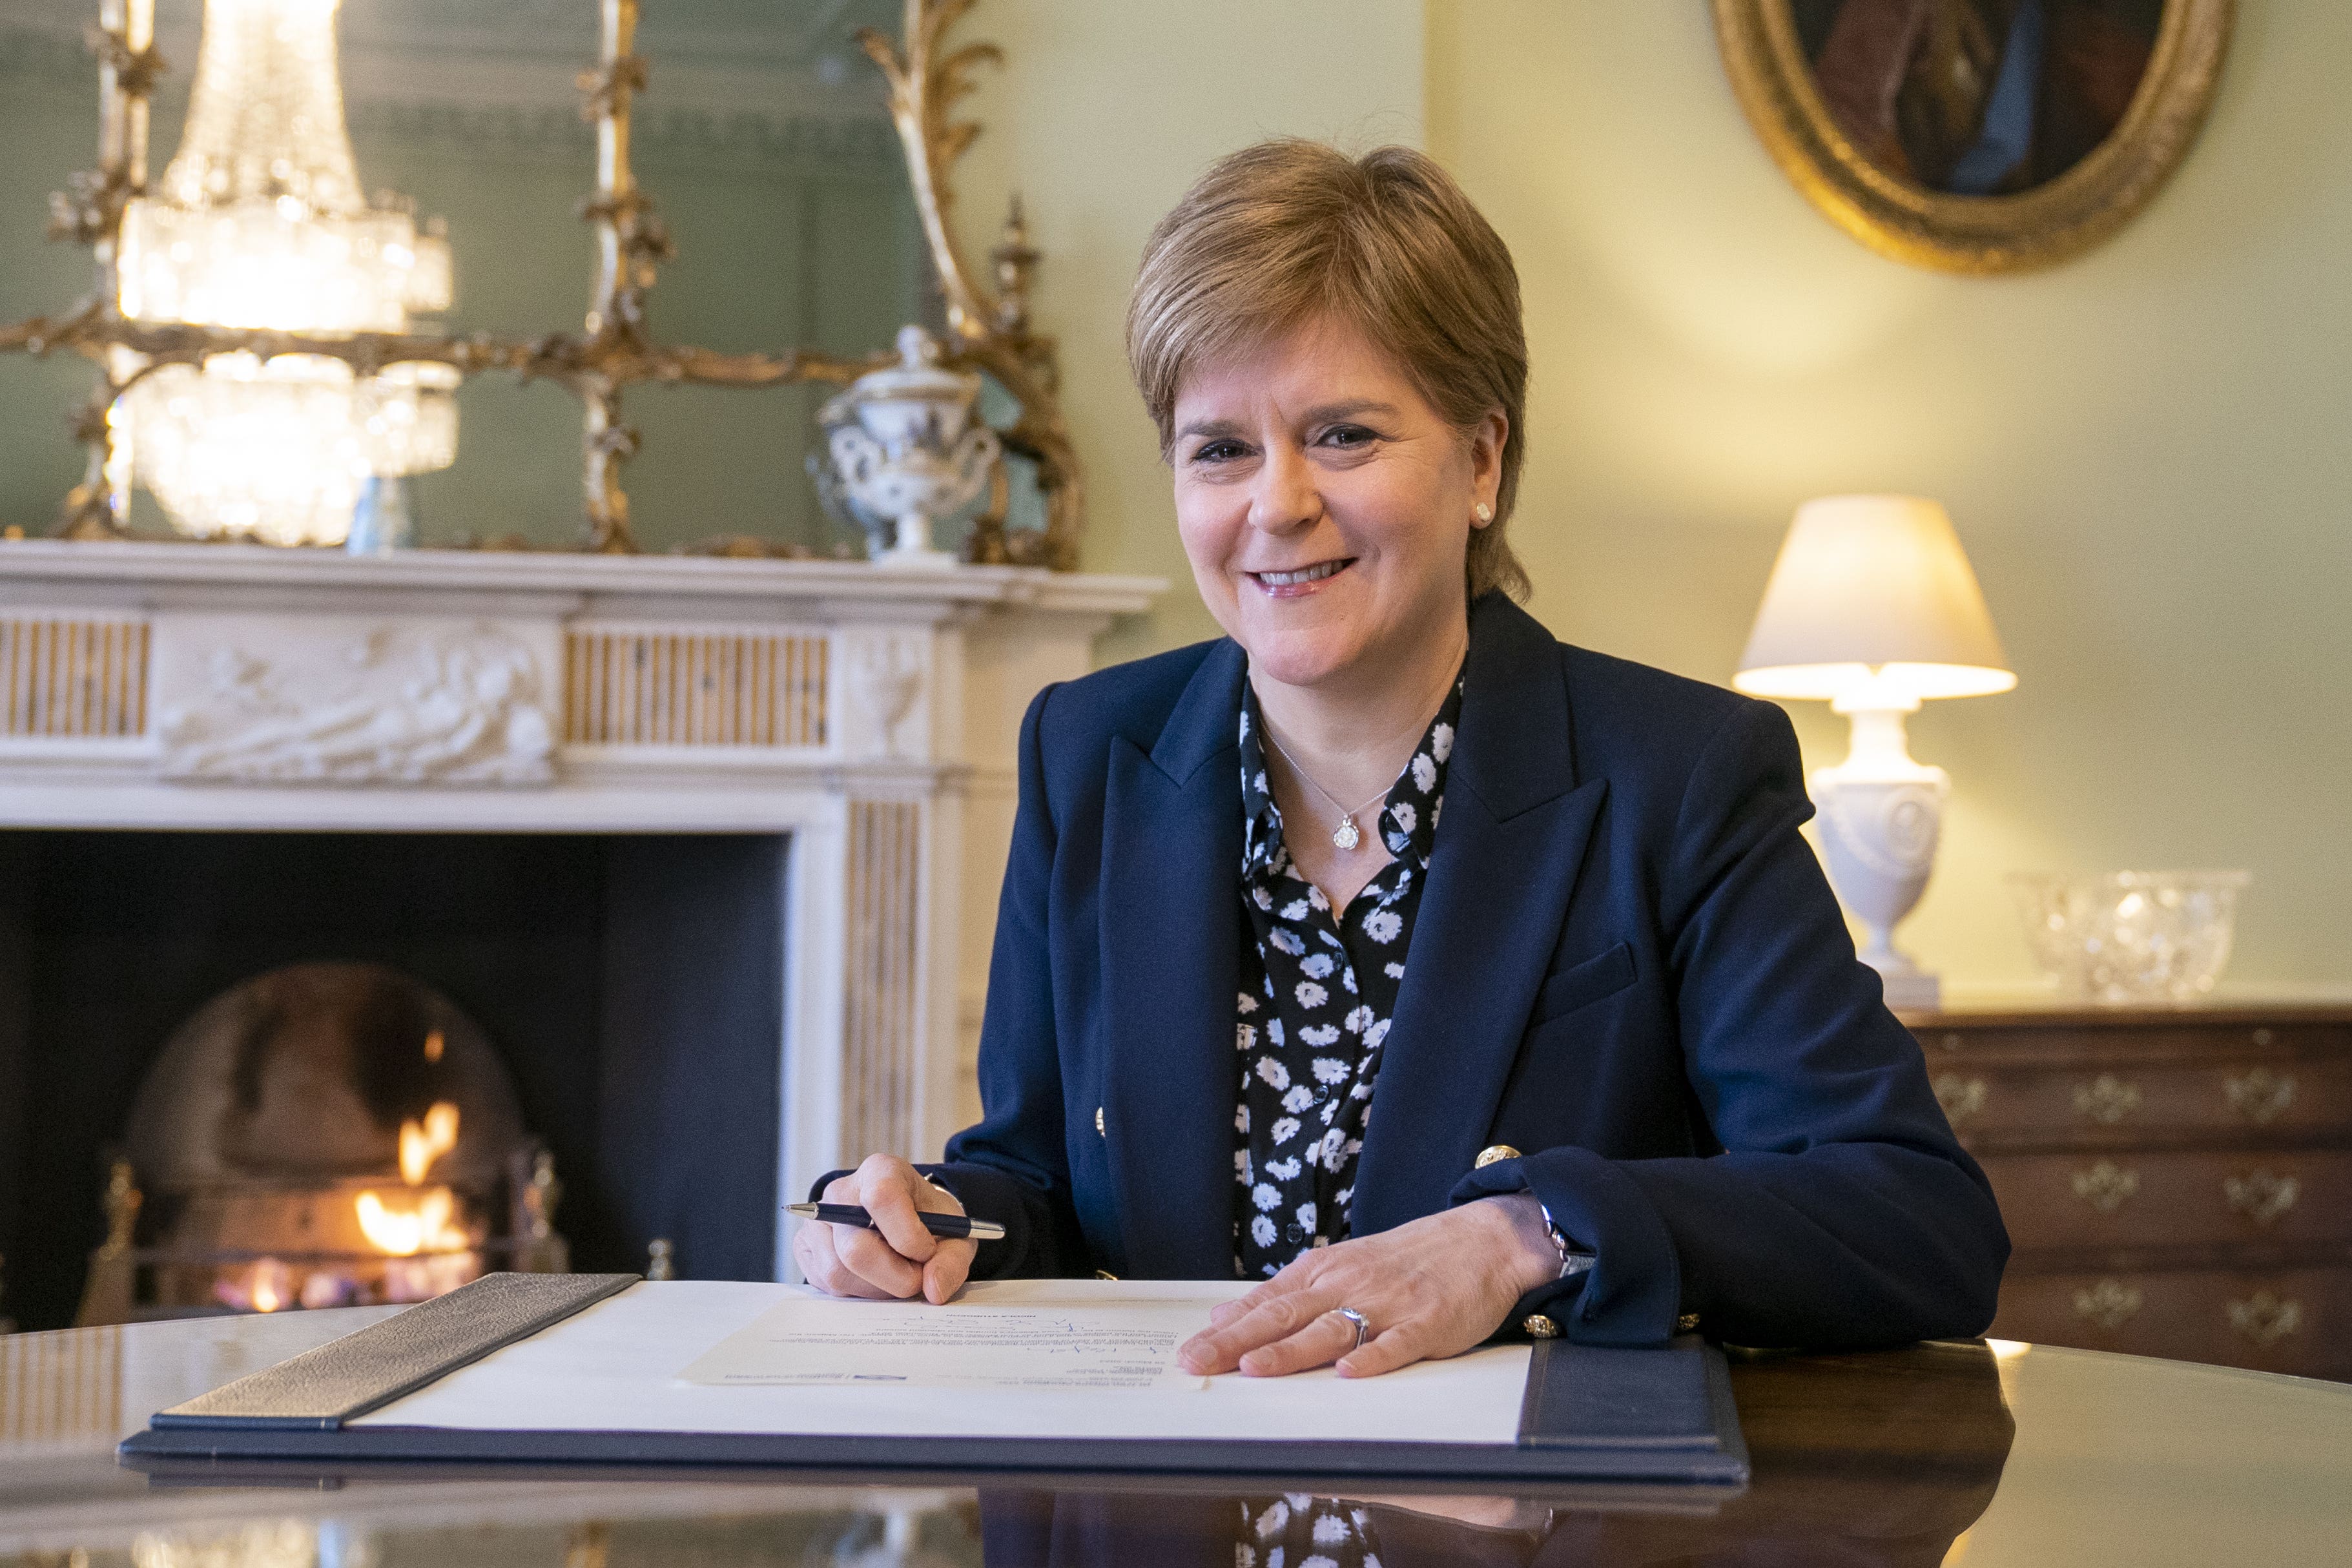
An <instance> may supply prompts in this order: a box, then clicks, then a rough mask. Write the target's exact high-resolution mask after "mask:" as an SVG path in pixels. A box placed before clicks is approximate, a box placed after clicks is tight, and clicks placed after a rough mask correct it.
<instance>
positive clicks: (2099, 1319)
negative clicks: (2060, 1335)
mask: <svg viewBox="0 0 2352 1568" xmlns="http://www.w3.org/2000/svg"><path fill="white" fill-rule="evenodd" d="M2142 1300H2143V1298H2142V1297H2141V1295H2140V1293H2139V1290H2138V1289H2137V1287H2135V1286H2131V1285H2126V1284H2125V1283H2124V1282H2123V1281H2122V1280H2120V1279H2102V1280H2100V1281H2099V1282H2098V1283H2097V1284H2095V1285H2094V1286H2092V1287H2091V1288H2090V1289H2087V1290H2077V1291H2075V1292H2074V1315H2075V1316H2076V1317H2078V1318H2081V1319H2082V1320H2084V1321H2085V1322H2089V1323H2095V1324H2096V1325H2097V1326H2098V1327H2100V1328H2103V1329H2105V1330H2106V1331H2108V1332H2110V1333H2112V1332H2114V1331H2116V1330H2117V1329H2120V1328H2122V1327H2123V1326H2124V1325H2125V1324H2126V1323H2128V1322H2130V1321H2132V1320H2133V1319H2134V1318H2136V1317H2137V1316H2139V1309H2140V1303H2141V1301H2142Z"/></svg>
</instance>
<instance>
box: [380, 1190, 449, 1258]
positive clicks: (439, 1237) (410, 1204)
mask: <svg viewBox="0 0 2352 1568" xmlns="http://www.w3.org/2000/svg"><path fill="white" fill-rule="evenodd" d="M358 1209H359V1218H360V1230H361V1232H362V1234H363V1235H365V1236H366V1237H367V1238H368V1245H369V1246H371V1247H374V1248H375V1249H376V1250H377V1251H378V1252H381V1253H383V1254H385V1255H387V1256H389V1257H393V1258H413V1257H415V1255H416V1254H418V1253H420V1252H447V1251H452V1250H455V1249H457V1248H462V1247H467V1246H470V1245H471V1244H472V1238H471V1237H467V1234H466V1233H465V1231H464V1230H462V1229H461V1228H459V1226H458V1225H457V1194H455V1193H452V1192H451V1191H450V1190H449V1189H448V1188H446V1187H426V1188H424V1189H423V1190H422V1191H419V1192H413V1193H394V1194H391V1196H390V1198H389V1199H388V1200H387V1198H386V1197H385V1195H384V1194H381V1193H378V1192H375V1191H373V1189H371V1190H370V1191H367V1192H363V1193H362V1194H360V1195H359V1199H358Z"/></svg>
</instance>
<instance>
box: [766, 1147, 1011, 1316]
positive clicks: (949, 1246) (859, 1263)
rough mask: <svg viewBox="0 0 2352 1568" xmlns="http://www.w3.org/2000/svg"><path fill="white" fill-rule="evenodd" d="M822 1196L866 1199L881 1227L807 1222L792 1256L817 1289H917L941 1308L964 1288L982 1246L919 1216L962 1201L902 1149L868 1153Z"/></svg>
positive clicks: (877, 1292)
mask: <svg viewBox="0 0 2352 1568" xmlns="http://www.w3.org/2000/svg"><path fill="white" fill-rule="evenodd" d="M824 1202H826V1203H829V1204H859V1205H864V1207H865V1209H866V1213H867V1214H870V1215H873V1216H874V1223H875V1224H876V1225H877V1226H880V1227H881V1228H880V1229H879V1230H859V1229H856V1228H855V1227H853V1226H845V1225H826V1224H824V1222H823V1221H821V1220H805V1221H803V1222H802V1225H801V1228H800V1231H799V1234H797V1235H796V1236H794V1237H793V1257H795V1258H799V1259H800V1265H801V1272H802V1273H803V1274H804V1275H806V1276H807V1278H808V1282H809V1283H810V1284H812V1285H814V1286H815V1287H816V1288H817V1289H820V1290H823V1291H824V1292H825V1293H826V1294H828V1295H833V1296H862V1297H864V1298H866V1300H873V1301H887V1300H904V1299H906V1298H908V1297H910V1296H914V1295H917V1294H919V1295H921V1296H922V1298H923V1299H924V1300H927V1301H929V1302H930V1303H931V1304H932V1305H934V1306H937V1305H939V1304H940V1303H941V1302H944V1301H946V1300H948V1298H949V1297H950V1296H953V1295H954V1294H955V1293H956V1292H957V1291H958V1290H961V1289H963V1282H964V1279H965V1278H966V1277H967V1276H969V1275H970V1274H971V1260H972V1258H973V1256H974V1255H975V1254H976V1253H978V1252H979V1250H980V1246H979V1244H978V1243H977V1242H971V1241H952V1240H948V1239H946V1238H943V1237H936V1236H933V1235H932V1234H931V1233H930V1232H929V1231H928V1230H925V1229H924V1228H923V1222H922V1221H921V1220H920V1219H919V1218H917V1217H916V1215H918V1214H919V1213H929V1214H959V1215H960V1214H961V1213H963V1205H961V1204H960V1203H958V1202H956V1198H955V1194H953V1193H950V1192H949V1191H948V1190H947V1189H945V1188H944V1187H937V1186H933V1185H932V1184H930V1183H929V1181H927V1180H925V1179H924V1176H923V1173H921V1172H919V1171H918V1170H916V1169H915V1167H914V1166H912V1165H910V1164H908V1163H907V1162H906V1161H904V1160H901V1159H899V1158H898V1156H897V1155H896V1154H873V1155H869V1156H867V1158H866V1163H864V1164H862V1165H860V1166H858V1167H857V1169H856V1170H855V1171H852V1172H850V1173H849V1174H847V1175H845V1176H837V1177H835V1179H834V1180H832V1181H830V1182H828V1183H826V1184H825V1188H824Z"/></svg>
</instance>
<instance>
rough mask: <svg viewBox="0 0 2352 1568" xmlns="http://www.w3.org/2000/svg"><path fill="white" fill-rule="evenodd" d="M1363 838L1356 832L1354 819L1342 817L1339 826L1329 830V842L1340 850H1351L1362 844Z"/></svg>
mask: <svg viewBox="0 0 2352 1568" xmlns="http://www.w3.org/2000/svg"><path fill="white" fill-rule="evenodd" d="M1363 838H1364V836H1363V835H1362V834H1361V833H1359V832H1357V831H1356V819H1355V818H1354V817H1353V816H1343V817H1341V818H1340V819H1339V826H1337V827H1335V828H1333V829H1332V830H1331V842H1332V843H1333V844H1334V845H1335V846H1337V847H1339V848H1341V849H1353V848H1354V847H1356V846H1357V845H1359V844H1360V843H1362V842H1363Z"/></svg>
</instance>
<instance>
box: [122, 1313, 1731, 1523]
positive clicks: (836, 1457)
mask: <svg viewBox="0 0 2352 1568" xmlns="http://www.w3.org/2000/svg"><path fill="white" fill-rule="evenodd" d="M635 1281H636V1277H635V1275H629V1274H572V1275H563V1274H546V1275H541V1274H490V1275H485V1276H484V1277H483V1278H481V1279H477V1280H475V1281H474V1282H473V1283H472V1284H469V1285H467V1286H465V1287H463V1288H461V1289H457V1290H454V1291H452V1292H450V1293H449V1294H448V1295H446V1296H443V1297H440V1298H437V1299H436V1300H431V1301H427V1302H425V1303H424V1304H422V1305H420V1306H416V1307H412V1308H410V1309H409V1310H407V1311H404V1312H402V1313H400V1314H398V1315H397V1316H395V1317H392V1318H387V1319H385V1320H384V1321H382V1322H379V1323H375V1324H372V1325H370V1326H369V1327H367V1328H364V1329H362V1330H360V1331H358V1332H356V1333H352V1334H348V1335H346V1336H344V1337H343V1338H341V1339H340V1340H336V1341H334V1342H332V1343H330V1344H325V1345H321V1346H320V1347H319V1348H318V1349H317V1350H313V1351H309V1352H304V1353H303V1354H301V1355H298V1356H296V1357H294V1358H292V1359H291V1360H289V1361H286V1362H282V1363H279V1364H278V1365H277V1366H274V1367H270V1368H268V1369H267V1370H266V1371H262V1372H257V1373H253V1374H252V1375H251V1376H249V1377H244V1378H240V1379H238V1380H237V1381H236V1382H235V1383H231V1384H226V1385H225V1386H223V1387H221V1388H217V1389H215V1390H214V1391H213V1392H212V1393H210V1394H205V1395H203V1396H201V1397H199V1398H196V1399H192V1400H190V1401H188V1402H187V1403H186V1404H184V1405H173V1407H172V1408H170V1409H168V1410H163V1411H159V1412H158V1413H156V1415H154V1416H153V1417H152V1421H151V1423H150V1425H149V1426H148V1428H147V1430H146V1431H144V1432H141V1433H138V1434H136V1435H135V1436H131V1437H130V1438H128V1439H126V1440H125V1441H124V1442H123V1444H122V1447H121V1452H122V1454H123V1455H124V1456H125V1457H127V1458H132V1459H140V1460H152V1459H167V1458H168V1459H176V1460H185V1459H210V1460H215V1461H218V1460H296V1461H310V1462H322V1461H323V1462H327V1463H331V1464H334V1465H337V1466H342V1465H346V1464H349V1463H351V1462H354V1461H387V1462H390V1461H407V1462H418V1461H425V1462H438V1463H443V1464H447V1463H457V1464H482V1463H501V1462H513V1463H518V1464H541V1465H548V1464H555V1465H578V1464H583V1463H592V1464H593V1463H615V1464H627V1465H636V1466H642V1465H647V1464H679V1465H729V1466H735V1465H751V1466H765V1467H775V1466H787V1467H789V1466H810V1467H819V1468H826V1469H833V1470H840V1469H868V1468H871V1469H898V1468H907V1469H920V1470H926V1471H940V1470H967V1469H968V1470H984V1471H1028V1470H1040V1471H1052V1472H1055V1473H1058V1474H1072V1473H1089V1472H1096V1473H1101V1472H1108V1473H1120V1474H1195V1475H1249V1476H1298V1477H1307V1476H1314V1477H1360V1476H1383V1477H1398V1478H1404V1477H1427V1478H1432V1479H1452V1480H1467V1479H1494V1480H1498V1481H1499V1480H1546V1481H1610V1482H1619V1481H1656V1482H1664V1483H1679V1484H1684V1485H1702V1486H1717V1487H1719V1486H1737V1485H1738V1484H1741V1483H1743V1482H1744V1481H1745V1480H1746V1479H1747V1476H1748V1453H1747V1449H1746V1447H1745V1446H1744V1445H1743V1444H1742V1443H1741V1441H1740V1437H1739V1421H1738V1413H1737V1412H1736V1411H1735V1409H1734V1408H1733V1405H1732V1402H1731V1384H1730V1380H1729V1377H1728V1375H1727V1373H1726V1370H1725V1367H1724V1363H1723V1356H1722V1352H1719V1351H1717V1350H1716V1349H1715V1348H1714V1347H1713V1346H1711V1345H1708V1344H1706V1343H1705V1342H1702V1341H1700V1340H1699V1339H1697V1338H1696V1336H1685V1337H1684V1338H1681V1339H1678V1340H1675V1341H1674V1342H1671V1343H1669V1344H1665V1345H1662V1346H1658V1347H1656V1348H1654V1349H1637V1350H1621V1349H1612V1348H1605V1347H1601V1346H1594V1345H1575V1344H1570V1343H1568V1342H1565V1341H1561V1340H1546V1341H1540V1342H1538V1343H1537V1344H1536V1346H1535V1347H1534V1354H1533V1356H1532V1358H1531V1359H1530V1361H1529V1363H1528V1381H1527V1388H1526V1393H1525V1394H1524V1396H1523V1398H1522V1400H1521V1403H1520V1408H1519V1423H1518V1437H1517V1442H1516V1443H1514V1444H1469V1443H1414V1442H1379V1441H1362V1440H1351V1439H1348V1438H1335V1439H1330V1440H1326V1441H1316V1442H1305V1443H1300V1442H1266V1441H1263V1440H1255V1441H1254V1440H1250V1439H1245V1438H1238V1439H1234V1440H1232V1441H1202V1440H1199V1439H1192V1438H1186V1439H1181V1440H1177V1439H1168V1440H1158V1439H1149V1438H1144V1439H1136V1438H1123V1439H1116V1440H1108V1441H1106V1440H1103V1439H1099V1438H1085V1439H1071V1438H1051V1437H972V1436H887V1437H877V1436H830V1435H824V1434H812V1433H693V1432H669V1431H664V1432H654V1431H630V1430H628V1429H627V1428H626V1427H625V1425H619V1424H616V1425H615V1426H614V1427H612V1428H610V1429H605V1430H596V1431H587V1430H565V1431H488V1430H480V1429H475V1428H457V1427H435V1426H386V1425H367V1426H358V1425H353V1423H354V1422H356V1421H357V1419H358V1418H359V1417H360V1416H362V1415H367V1414H369V1413H370V1412H372V1411H375V1410H379V1409H382V1408H383V1406H385V1405H390V1404H392V1403H393V1402H394V1400H397V1399H399V1398H401V1397H403V1396H404V1395H405V1394H413V1393H415V1391H417V1390H418V1389H421V1388H424V1387H426V1386H427V1385H429V1384H432V1383H434V1382H436V1380H438V1379H440V1378H443V1377H446V1376H447V1375H449V1374H450V1373H454V1372H457V1370H458V1369H460V1368H462V1367H465V1366H467V1365H469V1364H471V1363H474V1362H477V1361H479V1360H480V1359H481V1358H482V1357H484V1356H486V1355H488V1354H490V1353H491V1352H493V1351H496V1350H499V1348H501V1347H503V1346H505V1345H509V1344H512V1343H514V1342H517V1341H519V1340H521V1339H525V1338H527V1337H529V1336H530V1335H532V1334H536V1333H541V1332H544V1331H548V1330H550V1329H552V1328H555V1327H557V1326H558V1325H560V1324H561V1323H562V1321H563V1320H564V1319H566V1318H569V1317H570V1316H572V1314H573V1313H575V1312H578V1311H580V1310H582V1309H583V1308H585V1307H588V1306H591V1305H593V1303H595V1302H597V1301H601V1300H604V1299H605V1298H606V1297H608V1296H612V1295H614V1294H616V1293H618V1292H619V1291H621V1290H625V1289H627V1288H628V1287H629V1286H630V1285H632V1284H634V1283H635Z"/></svg>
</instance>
